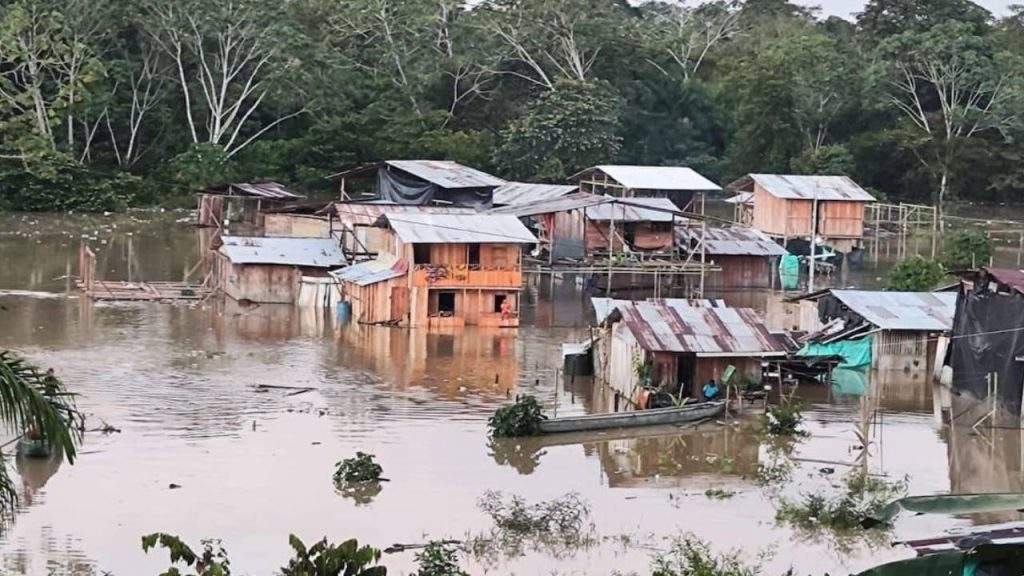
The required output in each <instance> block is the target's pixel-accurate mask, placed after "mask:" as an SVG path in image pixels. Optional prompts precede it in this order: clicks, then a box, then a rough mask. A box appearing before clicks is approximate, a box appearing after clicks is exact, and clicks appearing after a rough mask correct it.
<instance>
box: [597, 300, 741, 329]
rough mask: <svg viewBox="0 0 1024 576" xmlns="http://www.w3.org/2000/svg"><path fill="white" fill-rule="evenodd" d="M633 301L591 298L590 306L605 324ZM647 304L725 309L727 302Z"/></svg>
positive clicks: (699, 301)
mask: <svg viewBox="0 0 1024 576" xmlns="http://www.w3.org/2000/svg"><path fill="white" fill-rule="evenodd" d="M632 302H633V301H632V300H619V299H617V298H599V297H593V296H592V297H591V298H590V304H591V305H592V306H593V307H594V314H595V316H596V317H597V323H598V324H604V321H605V320H607V319H608V316H609V315H611V313H612V311H613V310H615V307H616V306H618V305H619V304H630V303H632ZM645 302H657V303H661V304H666V305H676V306H697V307H703V308H725V307H726V304H725V300H710V299H703V300H700V299H686V298H648V299H647V300H645Z"/></svg>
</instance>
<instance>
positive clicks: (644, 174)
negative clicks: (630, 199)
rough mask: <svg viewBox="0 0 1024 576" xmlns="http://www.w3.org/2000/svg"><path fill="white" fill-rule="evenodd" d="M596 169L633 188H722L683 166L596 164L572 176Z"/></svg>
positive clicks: (686, 189)
mask: <svg viewBox="0 0 1024 576" xmlns="http://www.w3.org/2000/svg"><path fill="white" fill-rule="evenodd" d="M594 170H600V171H601V172H604V173H605V174H607V175H608V176H611V177H612V179H614V180H615V181H616V182H618V183H619V184H621V185H622V186H623V187H625V188H629V189H633V190H684V191H692V192H708V191H713V190H721V189H722V188H721V187H720V186H719V185H718V184H715V183H714V182H712V181H711V180H708V179H707V178H705V177H703V176H701V175H700V174H698V173H697V171H696V170H694V169H692V168H685V167H683V166H616V165H608V164H604V165H601V166H594V167H593V168H588V169H586V170H583V171H582V172H580V173H578V174H575V175H574V176H572V178H573V179H576V178H577V177H580V176H583V175H584V174H587V173H589V172H591V171H594Z"/></svg>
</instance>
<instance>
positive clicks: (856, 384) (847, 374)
mask: <svg viewBox="0 0 1024 576" xmlns="http://www.w3.org/2000/svg"><path fill="white" fill-rule="evenodd" d="M832 392H833V393H834V394H838V395H840V396H863V395H865V394H867V392H868V373H867V371H866V370H851V369H849V368H836V369H835V370H833V371H832Z"/></svg>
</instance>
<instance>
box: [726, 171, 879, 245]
mask: <svg viewBox="0 0 1024 576" xmlns="http://www.w3.org/2000/svg"><path fill="white" fill-rule="evenodd" d="M726 188H727V189H729V190H732V191H734V192H738V193H740V194H742V193H750V194H753V196H752V197H751V199H750V200H749V201H750V202H751V203H752V208H750V210H751V217H750V221H751V224H752V226H753V227H754V228H757V229H758V230H761V231H762V232H764V233H766V234H768V235H769V236H772V237H774V238H780V239H782V241H783V244H786V243H787V242H788V241H789V240H790V239H792V238H806V239H811V238H812V237H813V238H817V239H819V241H824V242H827V243H829V244H831V245H833V246H835V247H836V248H837V249H838V250H841V251H843V252H847V251H849V250H850V249H851V248H853V246H855V245H857V244H858V243H859V242H860V241H861V239H862V238H863V236H864V210H865V206H866V205H867V204H868V203H870V202H874V201H875V198H874V197H873V196H871V194H869V193H868V192H867V191H866V190H864V189H863V188H861V187H860V186H858V185H857V183H856V182H854V181H853V180H851V179H850V178H848V177H846V176H803V175H787V174H748V175H746V176H744V177H743V178H740V179H739V180H736V181H735V182H733V183H731V184H729V185H728V186H727V187H726ZM815 218H817V220H816V221H815Z"/></svg>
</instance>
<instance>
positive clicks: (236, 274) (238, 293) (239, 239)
mask: <svg viewBox="0 0 1024 576" xmlns="http://www.w3.org/2000/svg"><path fill="white" fill-rule="evenodd" d="M222 240H223V244H222V245H221V247H220V248H219V249H218V251H217V258H216V259H215V260H214V278H216V281H217V286H218V287H219V289H220V290H221V291H223V292H224V294H226V295H227V296H228V297H230V298H233V299H234V300H247V301H249V302H258V303H267V304H294V303H296V302H298V300H299V293H300V287H301V285H302V279H303V277H313V278H326V277H328V271H329V270H331V269H332V268H338V267H340V266H343V265H344V264H345V257H344V255H343V254H342V252H341V247H340V246H339V245H338V242H337V240H333V239H331V238H262V237H249V236H224V237H223V238H222Z"/></svg>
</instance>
